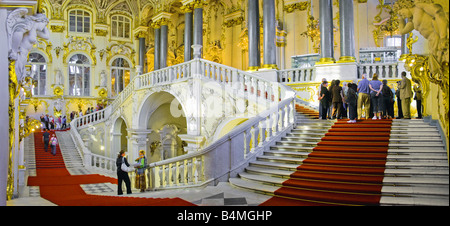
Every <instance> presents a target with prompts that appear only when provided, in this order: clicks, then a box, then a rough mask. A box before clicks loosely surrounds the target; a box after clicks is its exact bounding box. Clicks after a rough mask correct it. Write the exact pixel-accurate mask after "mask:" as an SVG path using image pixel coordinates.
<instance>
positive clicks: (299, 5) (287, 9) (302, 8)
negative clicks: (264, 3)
mask: <svg viewBox="0 0 450 226" xmlns="http://www.w3.org/2000/svg"><path fill="white" fill-rule="evenodd" d="M309 5H310V4H309V2H298V3H293V4H289V5H285V6H284V8H283V9H284V11H285V12H287V13H292V12H294V11H295V10H300V11H305V10H306V9H307V8H308V6H309Z"/></svg>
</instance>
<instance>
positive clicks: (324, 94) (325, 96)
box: [319, 81, 331, 120]
mask: <svg viewBox="0 0 450 226" xmlns="http://www.w3.org/2000/svg"><path fill="white" fill-rule="evenodd" d="M327 86H328V82H327V81H323V82H322V87H321V91H320V94H321V96H320V97H319V101H320V105H321V106H322V115H321V117H322V119H323V120H326V119H327V114H328V116H329V111H328V108H329V106H330V105H329V103H330V102H331V96H330V91H328V89H327Z"/></svg>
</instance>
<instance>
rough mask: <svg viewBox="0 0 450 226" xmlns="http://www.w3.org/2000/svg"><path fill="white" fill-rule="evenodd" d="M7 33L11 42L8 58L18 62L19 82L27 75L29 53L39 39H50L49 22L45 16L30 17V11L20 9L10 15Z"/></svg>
mask: <svg viewBox="0 0 450 226" xmlns="http://www.w3.org/2000/svg"><path fill="white" fill-rule="evenodd" d="M6 21H7V32H8V42H9V52H8V57H9V59H10V60H15V61H16V74H17V80H18V81H21V80H22V79H23V77H25V75H26V73H25V72H26V70H25V65H26V64H27V60H28V53H29V52H30V50H31V48H33V45H34V44H36V42H37V37H40V38H43V39H49V37H50V32H49V30H48V28H47V24H48V22H49V20H48V19H47V17H46V16H45V15H44V14H35V15H28V9H25V8H18V9H16V10H14V11H12V12H10V13H9V14H8V18H7V20H6Z"/></svg>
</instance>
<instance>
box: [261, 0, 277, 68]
mask: <svg viewBox="0 0 450 226" xmlns="http://www.w3.org/2000/svg"><path fill="white" fill-rule="evenodd" d="M263 10H264V21H263V22H264V64H263V68H268V69H276V68H277V57H276V44H275V40H276V38H275V35H276V26H275V25H276V24H275V0H264V5H263Z"/></svg>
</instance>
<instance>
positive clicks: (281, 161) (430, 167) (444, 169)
mask: <svg viewBox="0 0 450 226" xmlns="http://www.w3.org/2000/svg"><path fill="white" fill-rule="evenodd" d="M303 160H304V158H292V157H277V156H260V157H258V159H257V160H256V161H253V162H250V163H249V166H254V167H260V168H269V169H278V170H285V171H295V170H296V169H297V167H298V166H299V165H301V164H302V161H303ZM411 175H418V176H423V175H429V176H448V175H449V169H448V164H447V165H446V163H445V161H423V162H419V161H414V162H398V161H394V162H389V161H388V162H386V169H385V176H411Z"/></svg>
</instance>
